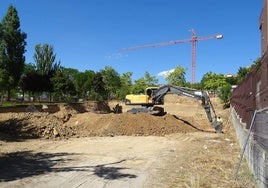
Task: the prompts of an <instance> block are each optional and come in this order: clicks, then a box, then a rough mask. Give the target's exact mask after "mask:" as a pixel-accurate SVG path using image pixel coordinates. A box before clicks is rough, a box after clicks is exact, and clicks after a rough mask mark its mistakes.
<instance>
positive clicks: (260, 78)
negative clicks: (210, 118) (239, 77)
mask: <svg viewBox="0 0 268 188" xmlns="http://www.w3.org/2000/svg"><path fill="white" fill-rule="evenodd" d="M231 105H232V108H233V113H234V114H235V116H233V123H234V125H235V128H236V132H237V137H238V139H239V141H240V144H241V146H242V145H243V146H246V152H245V156H246V158H247V161H248V164H249V166H250V167H251V169H252V170H253V173H254V176H255V178H256V180H257V182H258V185H259V186H260V187H268V185H267V182H268V164H267V163H268V161H267V160H268V154H267V153H268V54H267V53H266V54H264V55H263V57H262V59H261V64H260V65H257V66H255V67H254V68H253V70H252V71H251V72H250V73H249V74H248V75H247V76H246V78H245V79H244V80H243V82H242V83H241V84H239V85H238V87H237V88H236V89H235V90H234V91H233V92H232V96H231ZM256 112H257V113H256ZM254 114H255V115H254ZM252 124H253V128H252V130H251V129H250V126H251V125H252ZM251 131H252V132H251ZM249 132H250V134H251V135H250V137H249V138H250V139H249V140H247V141H245V140H246V136H245V135H247V134H248V133H249ZM245 144H246V145H245Z"/></svg>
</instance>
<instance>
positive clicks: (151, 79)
mask: <svg viewBox="0 0 268 188" xmlns="http://www.w3.org/2000/svg"><path fill="white" fill-rule="evenodd" d="M144 79H145V82H146V87H149V86H157V85H158V79H157V77H156V76H153V75H150V73H149V72H148V71H146V72H145V73H144Z"/></svg>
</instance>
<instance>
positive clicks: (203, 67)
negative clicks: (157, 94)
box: [0, 0, 263, 83]
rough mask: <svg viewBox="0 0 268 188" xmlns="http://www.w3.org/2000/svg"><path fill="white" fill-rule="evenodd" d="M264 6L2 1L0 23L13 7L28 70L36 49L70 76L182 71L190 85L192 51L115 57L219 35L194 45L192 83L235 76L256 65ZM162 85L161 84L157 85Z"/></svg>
mask: <svg viewBox="0 0 268 188" xmlns="http://www.w3.org/2000/svg"><path fill="white" fill-rule="evenodd" d="M262 3H263V1H262V0H225V1H217V0H216V1H215V0H202V1H201V0H2V1H1V2H0V18H1V19H2V18H3V17H4V15H5V14H6V12H7V9H8V7H9V5H11V4H13V5H14V6H15V7H16V9H17V10H18V14H19V18H20V22H21V30H22V31H23V32H25V33H27V40H26V41H27V47H26V50H27V52H26V54H25V56H26V62H27V63H29V62H31V63H35V62H34V60H33V54H34V52H35V50H34V47H35V45H36V44H44V43H47V44H50V45H53V47H54V51H55V53H56V54H57V60H60V61H61V65H62V66H64V67H67V68H75V69H78V70H79V71H85V70H94V71H99V70H101V69H104V67H105V66H112V67H113V68H114V69H115V70H116V71H117V72H118V73H119V74H123V73H125V72H133V79H138V78H141V77H143V76H144V73H145V71H148V72H149V73H150V74H151V75H154V76H158V74H159V73H160V72H163V71H168V70H171V69H174V68H175V67H176V66H178V65H180V66H181V67H183V68H187V72H186V79H187V81H191V63H192V62H191V61H192V60H191V56H192V50H191V43H190V42H187V43H182V44H177V45H171V46H163V47H156V48H146V49H140V50H135V51H127V52H124V53H118V52H117V51H118V50H119V49H121V48H127V47H132V46H140V45H146V44H151V43H161V42H168V41H172V40H184V39H190V38H191V32H190V31H189V30H190V29H194V30H195V32H196V34H197V36H198V37H206V36H213V35H216V34H222V35H223V36H224V38H223V39H222V40H216V39H211V40H205V41H199V42H197V50H196V53H197V54H196V82H199V81H200V80H201V78H202V77H203V75H204V74H205V73H207V72H209V71H212V72H214V73H222V74H229V73H237V70H238V68H239V67H246V66H248V65H250V64H252V62H253V61H254V60H255V59H256V58H258V57H260V54H261V52H260V47H261V44H260V30H259V17H260V13H261V9H262ZM158 78H159V82H160V83H161V82H164V79H163V78H162V77H158Z"/></svg>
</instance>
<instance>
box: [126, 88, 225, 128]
mask: <svg viewBox="0 0 268 188" xmlns="http://www.w3.org/2000/svg"><path fill="white" fill-rule="evenodd" d="M167 93H173V94H177V95H180V96H186V97H190V98H194V99H197V100H201V101H202V103H201V105H202V107H203V108H204V110H205V112H206V115H207V118H208V120H209V122H210V124H211V126H212V127H213V128H215V130H216V132H217V133H221V132H222V123H221V122H218V121H217V115H216V112H215V109H214V107H213V105H212V103H211V101H210V98H209V95H208V93H207V92H205V91H198V90H194V89H190V88H185V87H176V86H172V85H164V86H161V87H160V88H158V89H157V90H154V91H153V92H151V93H150V95H146V96H147V97H148V98H149V99H150V103H148V105H146V102H144V103H143V106H147V108H145V107H143V108H133V109H131V110H129V111H128V112H129V113H139V112H148V113H151V114H159V113H156V112H157V110H159V108H154V105H157V104H164V96H165V95H166V94H167ZM128 102H129V103H128V104H131V101H128ZM126 104H127V103H126ZM155 109H157V110H155ZM159 112H160V113H161V114H163V112H164V111H163V110H162V111H159ZM212 113H213V115H212Z"/></svg>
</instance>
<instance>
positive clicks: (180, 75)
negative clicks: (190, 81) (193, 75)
mask: <svg viewBox="0 0 268 188" xmlns="http://www.w3.org/2000/svg"><path fill="white" fill-rule="evenodd" d="M186 70H187V69H186V68H182V67H181V66H180V65H178V66H177V67H176V68H175V69H174V71H172V72H170V73H169V74H168V75H167V77H166V81H167V82H168V84H170V85H175V86H185V84H186V79H185V74H186Z"/></svg>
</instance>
